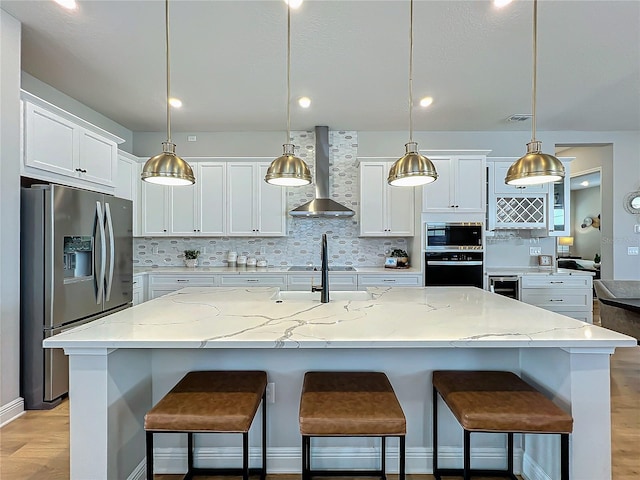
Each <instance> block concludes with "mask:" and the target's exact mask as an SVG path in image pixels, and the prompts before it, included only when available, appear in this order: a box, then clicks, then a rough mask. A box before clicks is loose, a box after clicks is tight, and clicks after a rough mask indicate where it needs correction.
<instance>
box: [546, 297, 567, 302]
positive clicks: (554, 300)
mask: <svg viewBox="0 0 640 480" xmlns="http://www.w3.org/2000/svg"><path fill="white" fill-rule="evenodd" d="M549 301H550V302H564V300H563V299H562V298H559V299H555V298H552V299H550V300H549Z"/></svg>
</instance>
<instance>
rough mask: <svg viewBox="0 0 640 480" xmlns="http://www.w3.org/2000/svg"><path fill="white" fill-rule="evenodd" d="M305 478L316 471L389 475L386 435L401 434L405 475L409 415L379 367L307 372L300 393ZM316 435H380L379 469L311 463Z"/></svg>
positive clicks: (354, 474) (400, 476) (401, 469)
mask: <svg viewBox="0 0 640 480" xmlns="http://www.w3.org/2000/svg"><path fill="white" fill-rule="evenodd" d="M300 433H301V434H302V480H310V479H311V477H312V476H313V475H319V476H323V477H329V476H331V477H336V476H379V477H381V478H382V479H385V478H386V473H385V472H386V468H385V444H386V438H387V437H398V438H399V444H400V448H399V457H400V458H399V463H400V468H399V473H400V475H399V480H404V478H405V435H406V420H405V417H404V413H403V411H402V408H401V407H400V403H399V402H398V399H397V397H396V394H395V392H394V391H393V387H392V386H391V383H390V382H389V379H388V378H387V376H386V375H385V374H384V373H380V372H307V373H306V374H305V376H304V383H303V386H302V395H301V398H300ZM312 437H380V440H381V449H380V450H381V458H380V468H379V469H377V470H318V469H311V438H312Z"/></svg>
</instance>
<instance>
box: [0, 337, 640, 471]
mask: <svg viewBox="0 0 640 480" xmlns="http://www.w3.org/2000/svg"><path fill="white" fill-rule="evenodd" d="M611 407H612V415H611V416H612V419H611V420H612V432H611V433H612V457H613V477H612V478H613V480H637V479H638V478H640V347H635V348H619V349H617V351H616V353H615V355H613V356H612V358H611ZM597 454H598V452H594V455H597ZM68 478H69V405H68V402H63V403H62V404H61V405H59V406H58V407H57V408H55V409H53V410H50V411H28V412H26V413H25V414H24V415H23V416H21V417H20V418H18V419H16V420H15V421H13V422H11V423H10V424H8V425H6V426H5V427H3V428H2V429H0V479H2V480H63V479H65V480H66V479H68ZM178 478H182V476H180V475H156V476H155V480H160V479H162V480H169V479H171V480H174V479H178ZM203 478H204V477H203ZM211 478H213V477H211ZM296 478H299V475H269V480H295V479H296ZM391 478H393V476H391ZM408 478H409V479H413V480H418V479H419V480H430V479H433V476H431V475H409V476H408ZM576 480H602V479H596V478H593V479H576Z"/></svg>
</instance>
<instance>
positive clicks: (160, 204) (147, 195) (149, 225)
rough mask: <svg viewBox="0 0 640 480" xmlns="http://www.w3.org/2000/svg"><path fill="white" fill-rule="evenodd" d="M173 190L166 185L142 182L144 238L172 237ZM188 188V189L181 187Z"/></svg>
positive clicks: (141, 218)
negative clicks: (170, 230) (170, 224)
mask: <svg viewBox="0 0 640 480" xmlns="http://www.w3.org/2000/svg"><path fill="white" fill-rule="evenodd" d="M171 188H172V187H167V186H165V185H157V184H155V183H148V182H142V183H141V184H140V196H141V202H140V206H141V209H142V211H141V215H140V220H141V227H142V228H141V232H140V233H141V234H142V236H149V237H161V236H167V235H170V232H169V202H170V200H171V196H170V195H171ZM180 188H188V187H180Z"/></svg>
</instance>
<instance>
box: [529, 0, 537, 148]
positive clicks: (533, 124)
mask: <svg viewBox="0 0 640 480" xmlns="http://www.w3.org/2000/svg"><path fill="white" fill-rule="evenodd" d="M537 60H538V0H533V87H532V91H531V141H532V142H535V141H536V83H537V77H538V61H537Z"/></svg>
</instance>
